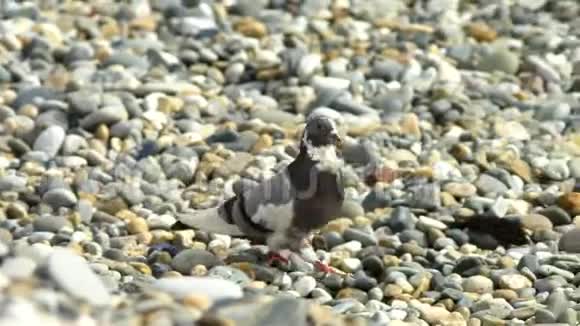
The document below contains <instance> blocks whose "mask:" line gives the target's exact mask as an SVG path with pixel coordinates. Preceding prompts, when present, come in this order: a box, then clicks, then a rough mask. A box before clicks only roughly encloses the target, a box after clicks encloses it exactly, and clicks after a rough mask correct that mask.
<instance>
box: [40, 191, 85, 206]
mask: <svg viewBox="0 0 580 326" xmlns="http://www.w3.org/2000/svg"><path fill="white" fill-rule="evenodd" d="M42 201H44V202H45V203H47V204H48V205H51V206H53V207H71V206H73V205H75V204H76V203H77V196H76V195H75V194H74V193H73V192H72V191H70V190H68V189H65V188H55V189H51V190H49V191H47V192H46V193H44V195H43V196H42Z"/></svg>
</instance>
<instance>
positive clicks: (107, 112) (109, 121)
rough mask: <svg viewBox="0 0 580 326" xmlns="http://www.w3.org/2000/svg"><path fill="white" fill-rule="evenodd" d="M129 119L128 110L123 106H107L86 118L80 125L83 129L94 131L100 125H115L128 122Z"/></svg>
mask: <svg viewBox="0 0 580 326" xmlns="http://www.w3.org/2000/svg"><path fill="white" fill-rule="evenodd" d="M128 117H129V116H128V113H127V110H126V109H125V107H123V106H121V105H114V106H105V107H103V108H101V109H99V110H97V111H94V112H91V113H90V114H89V115H87V116H86V117H84V118H83V119H82V120H81V121H80V125H81V127H82V128H83V129H86V130H92V129H94V128H95V127H97V126H98V125H100V124H106V125H113V124H115V123H117V122H120V121H124V120H127V119H128Z"/></svg>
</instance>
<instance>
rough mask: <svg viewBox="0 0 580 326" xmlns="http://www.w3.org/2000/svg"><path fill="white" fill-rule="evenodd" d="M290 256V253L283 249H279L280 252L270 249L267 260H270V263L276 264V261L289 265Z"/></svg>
mask: <svg viewBox="0 0 580 326" xmlns="http://www.w3.org/2000/svg"><path fill="white" fill-rule="evenodd" d="M288 257H289V255H288V254H287V253H286V252H284V251H283V250H282V251H279V252H275V251H270V252H269V253H268V258H267V262H268V265H274V264H276V263H278V264H282V265H288V264H289V263H290V260H289V258H288Z"/></svg>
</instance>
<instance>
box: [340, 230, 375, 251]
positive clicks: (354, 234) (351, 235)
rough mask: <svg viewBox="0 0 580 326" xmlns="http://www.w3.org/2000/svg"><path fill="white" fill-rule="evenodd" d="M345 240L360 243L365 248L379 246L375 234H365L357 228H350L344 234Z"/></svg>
mask: <svg viewBox="0 0 580 326" xmlns="http://www.w3.org/2000/svg"><path fill="white" fill-rule="evenodd" d="M342 236H343V238H344V240H346V241H358V242H360V243H361V244H362V245H363V247H367V246H374V245H376V244H377V239H376V237H375V236H374V234H370V233H368V232H364V231H362V230H359V229H355V228H348V229H346V230H345V231H344V233H343V234H342Z"/></svg>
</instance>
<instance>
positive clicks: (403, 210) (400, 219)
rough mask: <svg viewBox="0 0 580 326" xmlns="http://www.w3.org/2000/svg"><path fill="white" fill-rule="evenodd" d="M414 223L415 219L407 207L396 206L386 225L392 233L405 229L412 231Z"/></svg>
mask: <svg viewBox="0 0 580 326" xmlns="http://www.w3.org/2000/svg"><path fill="white" fill-rule="evenodd" d="M415 222H416V218H415V217H414V216H413V214H412V213H411V210H410V209H409V208H408V207H405V206H398V207H396V208H395V209H394V210H393V212H392V213H391V217H390V219H389V220H388V222H387V223H388V226H389V228H391V230H393V232H401V231H403V230H405V229H413V228H414V227H415Z"/></svg>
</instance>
